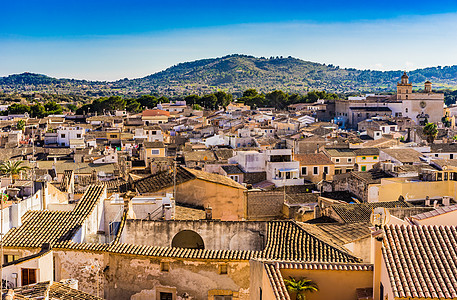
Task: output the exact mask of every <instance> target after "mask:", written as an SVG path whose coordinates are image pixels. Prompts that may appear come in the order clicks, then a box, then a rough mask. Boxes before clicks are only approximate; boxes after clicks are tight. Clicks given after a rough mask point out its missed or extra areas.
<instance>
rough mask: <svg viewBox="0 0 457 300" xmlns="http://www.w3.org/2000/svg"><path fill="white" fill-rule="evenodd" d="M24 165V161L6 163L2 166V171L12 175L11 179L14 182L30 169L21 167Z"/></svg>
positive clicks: (0, 166) (0, 169)
mask: <svg viewBox="0 0 457 300" xmlns="http://www.w3.org/2000/svg"><path fill="white" fill-rule="evenodd" d="M22 163H24V161H23V160H15V161H11V160H8V161H4V162H3V163H1V164H0V171H1V172H2V173H3V174H6V175H10V176H11V179H12V180H13V181H14V179H15V178H17V177H18V175H19V174H21V173H23V172H25V171H27V170H28V169H30V167H28V166H21V164H22Z"/></svg>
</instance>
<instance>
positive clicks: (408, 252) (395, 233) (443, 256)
mask: <svg viewBox="0 0 457 300" xmlns="http://www.w3.org/2000/svg"><path fill="white" fill-rule="evenodd" d="M456 249H457V228H456V226H425V225H422V226H413V225H388V226H385V227H384V241H383V249H382V252H383V256H384V260H385V262H386V267H387V271H388V275H389V279H390V283H391V285H392V289H393V293H394V296H395V297H396V298H439V299H454V298H457V250H456Z"/></svg>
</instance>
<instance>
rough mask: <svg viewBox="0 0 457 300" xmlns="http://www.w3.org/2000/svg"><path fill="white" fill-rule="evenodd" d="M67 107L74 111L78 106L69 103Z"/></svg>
mask: <svg viewBox="0 0 457 300" xmlns="http://www.w3.org/2000/svg"><path fill="white" fill-rule="evenodd" d="M67 108H68V110H69V111H72V112H75V111H76V110H77V109H78V107H77V106H76V105H74V104H71V103H69V104H67Z"/></svg>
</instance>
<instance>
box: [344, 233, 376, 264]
mask: <svg viewBox="0 0 457 300" xmlns="http://www.w3.org/2000/svg"><path fill="white" fill-rule="evenodd" d="M344 247H345V248H347V249H348V250H349V251H351V252H352V253H353V254H354V255H355V256H357V257H359V258H361V259H362V261H363V262H364V263H371V237H366V238H362V239H359V240H356V241H353V242H351V243H348V244H345V245H344Z"/></svg>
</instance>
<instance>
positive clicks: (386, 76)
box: [0, 54, 457, 96]
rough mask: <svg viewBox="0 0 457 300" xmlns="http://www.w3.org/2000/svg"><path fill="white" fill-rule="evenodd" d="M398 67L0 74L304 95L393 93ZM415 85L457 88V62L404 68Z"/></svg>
mask: <svg viewBox="0 0 457 300" xmlns="http://www.w3.org/2000/svg"><path fill="white" fill-rule="evenodd" d="M401 74H402V71H400V70H398V71H372V70H356V69H352V68H349V69H347V68H346V69H343V68H340V67H338V66H333V65H325V64H320V63H314V62H309V61H304V60H301V59H297V58H293V57H290V56H289V57H270V58H265V57H260V58H259V57H254V56H248V55H239V54H234V55H228V56H224V57H220V58H211V59H201V60H196V61H191V62H185V63H180V64H177V65H175V66H172V67H170V68H168V69H166V70H164V71H161V72H158V73H155V74H151V75H148V76H146V77H143V78H138V79H122V80H118V81H113V82H106V81H88V80H76V79H57V78H52V77H49V76H46V75H40V74H33V73H23V74H15V75H10V76H7V77H0V90H3V91H5V92H33V91H36V92H49V93H50V92H55V93H68V94H71V93H73V94H84V95H89V96H97V95H113V94H124V95H138V94H145V93H159V94H165V95H168V96H177V95H183V94H191V93H197V94H205V93H210V92H213V91H216V90H219V89H222V90H225V91H228V92H232V93H235V94H237V93H238V94H240V93H242V92H243V91H244V90H246V89H248V88H255V89H257V90H258V91H262V92H270V91H272V90H275V89H280V90H283V91H285V92H297V93H304V92H307V91H310V90H326V91H328V92H336V93H350V92H354V93H358V92H386V91H394V89H395V84H396V82H397V81H398V80H399V78H400V76H401ZM408 75H409V77H410V81H411V82H412V83H413V85H415V86H418V87H422V84H423V83H424V82H425V81H426V80H430V81H432V82H433V84H434V88H450V89H456V88H457V66H456V65H454V66H446V67H440V66H438V67H431V68H424V69H417V70H414V71H410V72H408Z"/></svg>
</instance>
